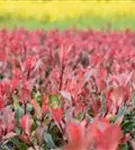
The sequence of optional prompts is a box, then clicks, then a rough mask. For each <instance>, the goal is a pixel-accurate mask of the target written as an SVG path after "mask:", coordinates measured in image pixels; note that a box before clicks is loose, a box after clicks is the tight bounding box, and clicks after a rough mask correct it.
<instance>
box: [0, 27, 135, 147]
mask: <svg viewBox="0 0 135 150" xmlns="http://www.w3.org/2000/svg"><path fill="white" fill-rule="evenodd" d="M134 59H135V33H134V32H133V31H130V30H125V31H119V32H118V31H112V32H102V31H94V30H88V31H79V30H75V29H74V30H73V29H72V30H67V31H63V32H60V31H58V30H52V31H44V30H34V31H28V30H26V29H24V28H20V29H14V30H12V31H11V30H8V29H3V30H1V31H0V149H2V150H9V149H10V150H27V149H28V150H53V149H56V150H58V149H59V150H128V149H134V147H135V142H134V141H135V71H134V69H135V61H134Z"/></svg>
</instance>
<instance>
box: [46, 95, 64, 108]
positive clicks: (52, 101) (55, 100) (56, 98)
mask: <svg viewBox="0 0 135 150" xmlns="http://www.w3.org/2000/svg"><path fill="white" fill-rule="evenodd" d="M48 104H49V106H50V107H51V108H58V107H60V106H61V105H62V101H61V99H60V95H58V94H57V95H50V96H49V103H48Z"/></svg>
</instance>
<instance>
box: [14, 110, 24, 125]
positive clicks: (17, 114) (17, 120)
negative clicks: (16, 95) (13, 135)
mask: <svg viewBox="0 0 135 150" xmlns="http://www.w3.org/2000/svg"><path fill="white" fill-rule="evenodd" d="M23 114H24V109H23V108H22V107H18V108H17V109H16V110H15V120H16V122H18V123H19V119H20V117H21V116H22V115H23Z"/></svg>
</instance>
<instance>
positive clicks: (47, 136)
mask: <svg viewBox="0 0 135 150" xmlns="http://www.w3.org/2000/svg"><path fill="white" fill-rule="evenodd" d="M44 140H45V142H46V144H47V146H48V148H56V145H55V143H54V141H53V139H52V136H51V134H49V133H47V132H45V133H44Z"/></svg>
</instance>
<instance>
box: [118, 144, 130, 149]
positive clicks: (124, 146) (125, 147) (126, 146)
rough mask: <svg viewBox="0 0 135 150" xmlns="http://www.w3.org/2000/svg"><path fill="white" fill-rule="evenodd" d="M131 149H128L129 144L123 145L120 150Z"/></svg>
mask: <svg viewBox="0 0 135 150" xmlns="http://www.w3.org/2000/svg"><path fill="white" fill-rule="evenodd" d="M128 149H129V147H128V144H123V145H121V146H120V150H128Z"/></svg>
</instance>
